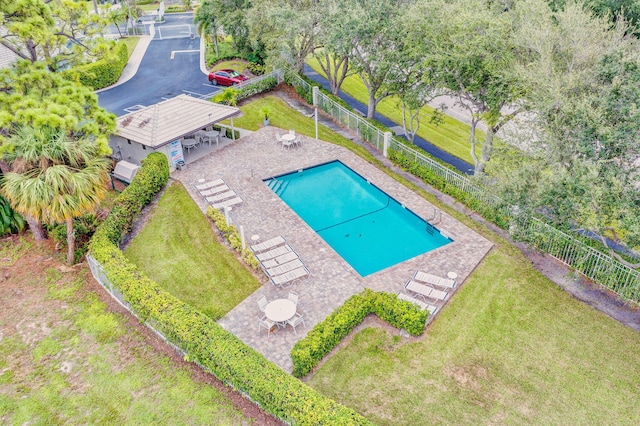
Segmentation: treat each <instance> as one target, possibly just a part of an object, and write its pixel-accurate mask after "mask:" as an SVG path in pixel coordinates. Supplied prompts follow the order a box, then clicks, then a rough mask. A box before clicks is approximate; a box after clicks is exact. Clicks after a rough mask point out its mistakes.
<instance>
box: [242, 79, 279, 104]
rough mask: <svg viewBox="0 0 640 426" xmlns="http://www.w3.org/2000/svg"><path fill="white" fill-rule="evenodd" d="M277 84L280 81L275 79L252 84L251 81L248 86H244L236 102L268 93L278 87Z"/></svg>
mask: <svg viewBox="0 0 640 426" xmlns="http://www.w3.org/2000/svg"><path fill="white" fill-rule="evenodd" d="M277 84H278V79H277V78H275V77H267V78H263V79H262V80H259V81H256V82H255V83H251V80H249V83H248V84H246V85H244V86H242V88H241V89H239V90H238V94H237V96H236V100H237V101H240V100H242V99H246V98H248V97H250V96H253V95H255V94H257V93H262V92H268V91H270V90H271V89H273V88H274V87H276V85H277Z"/></svg>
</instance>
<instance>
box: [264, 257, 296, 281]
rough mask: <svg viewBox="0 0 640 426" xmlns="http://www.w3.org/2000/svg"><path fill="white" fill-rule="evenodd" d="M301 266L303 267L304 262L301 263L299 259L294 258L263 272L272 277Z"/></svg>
mask: <svg viewBox="0 0 640 426" xmlns="http://www.w3.org/2000/svg"><path fill="white" fill-rule="evenodd" d="M301 266H302V267H304V263H302V261H301V260H300V259H294V260H292V261H291V262H287V263H285V264H282V265H280V266H276V267H275V268H270V269H267V270H266V271H265V272H266V273H267V275H268V276H270V277H274V276H276V275H282V274H285V273H287V272H289V271H293V270H294V269H296V268H299V267H301Z"/></svg>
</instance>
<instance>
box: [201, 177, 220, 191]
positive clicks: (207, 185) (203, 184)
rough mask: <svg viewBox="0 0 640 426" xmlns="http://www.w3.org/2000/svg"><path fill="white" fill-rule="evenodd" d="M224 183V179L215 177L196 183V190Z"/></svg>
mask: <svg viewBox="0 0 640 426" xmlns="http://www.w3.org/2000/svg"><path fill="white" fill-rule="evenodd" d="M220 185H224V180H222V179H216V180H212V181H209V182H205V183H201V184H200V185H196V190H198V191H204V190H205V189H209V188H213V187H214V186H220Z"/></svg>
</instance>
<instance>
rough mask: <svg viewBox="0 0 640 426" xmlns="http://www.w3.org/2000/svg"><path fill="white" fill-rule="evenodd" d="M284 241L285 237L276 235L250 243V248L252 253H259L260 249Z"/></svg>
mask: <svg viewBox="0 0 640 426" xmlns="http://www.w3.org/2000/svg"><path fill="white" fill-rule="evenodd" d="M284 243H286V241H285V239H284V238H283V237H282V236H281V235H278V236H277V237H273V238H270V239H268V240H267V241H264V242H261V243H260V244H254V245H252V246H251V250H252V251H253V252H254V253H260V252H261V251H265V250H269V249H272V248H274V247H277V246H280V245H282V244H284Z"/></svg>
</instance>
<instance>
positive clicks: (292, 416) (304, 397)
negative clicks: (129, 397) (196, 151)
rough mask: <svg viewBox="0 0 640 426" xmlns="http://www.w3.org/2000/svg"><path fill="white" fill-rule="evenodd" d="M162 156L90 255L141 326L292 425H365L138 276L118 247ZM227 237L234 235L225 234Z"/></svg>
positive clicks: (157, 180) (159, 180)
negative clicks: (164, 339) (157, 333)
mask: <svg viewBox="0 0 640 426" xmlns="http://www.w3.org/2000/svg"><path fill="white" fill-rule="evenodd" d="M168 177H169V165H168V162H167V159H166V157H165V156H164V155H163V154H160V153H153V154H151V155H149V156H148V157H147V159H146V160H144V161H143V162H142V167H141V168H140V170H139V171H138V173H137V174H136V176H135V178H134V179H133V181H132V182H131V184H130V185H129V186H128V187H127V188H126V189H125V190H124V191H123V192H122V193H121V194H120V196H119V197H118V199H117V200H116V201H115V204H114V208H113V209H112V213H111V214H110V215H109V217H108V218H107V219H106V220H105V222H104V223H103V224H102V225H101V226H100V227H99V228H98V230H97V231H96V232H95V234H94V236H93V238H92V240H91V243H90V253H91V255H92V256H93V258H94V259H95V260H96V261H98V262H99V263H100V264H101V265H102V268H103V270H104V273H105V274H106V276H107V277H108V279H109V281H110V282H111V284H112V285H113V287H114V288H115V289H116V291H117V292H119V293H121V294H122V296H123V298H124V299H125V303H126V304H127V305H128V307H129V308H130V309H131V310H132V311H133V312H135V313H136V315H137V316H138V318H139V319H140V321H142V322H144V323H147V324H149V325H150V326H153V327H154V328H155V329H156V330H158V331H159V332H160V333H162V334H163V335H164V336H165V337H166V338H167V339H168V340H169V341H170V342H172V343H173V344H175V345H176V346H177V347H179V348H180V349H181V350H182V351H184V352H185V353H186V355H185V359H186V360H188V361H193V362H196V363H198V364H199V365H201V366H202V367H203V368H205V369H207V370H208V371H210V372H211V373H213V374H214V375H215V376H216V377H218V379H220V380H222V381H223V382H225V383H227V384H229V385H231V386H232V387H234V388H235V389H237V390H238V391H240V392H242V393H244V394H246V395H247V396H248V397H249V398H251V400H253V401H255V402H256V403H258V404H260V406H261V407H262V408H263V409H264V410H266V411H267V412H269V413H271V414H272V415H274V416H276V417H278V418H280V419H282V420H284V421H285V422H288V423H290V424H296V425H319V424H323V425H325V424H326V425H370V424H371V422H369V421H368V420H367V419H365V418H363V417H362V416H360V415H358V414H357V413H356V412H355V411H353V410H351V409H349V408H347V407H344V406H342V405H340V404H338V403H337V402H335V401H333V400H332V399H330V398H327V397H325V396H323V395H321V394H320V393H318V392H317V391H315V390H314V389H312V388H310V387H309V386H307V385H305V384H304V383H302V382H301V381H299V380H297V379H295V378H293V377H292V376H290V375H289V374H287V373H285V372H284V371H282V370H281V369H280V368H278V367H277V366H275V365H274V364H273V363H271V362H269V361H268V360H267V359H266V358H265V357H264V356H262V355H261V354H260V353H258V352H256V351H255V350H254V349H252V348H250V347H249V346H247V345H246V344H244V343H243V342H242V341H241V340H240V339H238V338H237V337H236V336H234V335H233V334H231V333H229V332H227V331H226V330H224V329H223V328H222V327H220V326H219V325H218V324H216V323H215V322H214V321H213V320H211V319H210V318H209V317H207V316H206V315H204V314H202V313H200V312H198V311H197V310H196V309H194V308H193V307H192V306H189V305H187V304H186V303H184V302H182V301H180V300H179V299H177V298H175V297H174V296H172V295H171V294H169V293H168V292H167V291H165V290H163V289H162V288H161V287H160V286H159V285H158V284H157V283H155V282H154V281H152V280H151V279H149V278H148V277H147V276H145V275H144V274H143V273H142V272H140V271H139V270H138V269H137V268H136V266H135V265H133V264H131V263H130V262H129V261H128V260H127V259H126V258H125V257H124V255H123V254H122V252H121V251H120V249H119V248H118V246H117V244H118V243H119V242H120V239H121V237H122V236H123V235H124V233H125V232H127V231H128V230H129V229H131V226H132V224H133V220H134V219H135V217H136V215H137V214H138V213H139V212H140V211H141V209H142V207H144V205H145V204H147V203H149V202H150V201H151V199H153V197H154V196H155V194H156V193H157V192H158V191H160V189H162V188H163V187H164V185H166V182H167V181H168ZM225 231H226V232H232V231H229V230H228V229H225Z"/></svg>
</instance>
